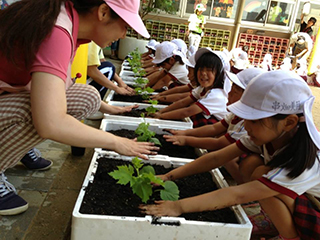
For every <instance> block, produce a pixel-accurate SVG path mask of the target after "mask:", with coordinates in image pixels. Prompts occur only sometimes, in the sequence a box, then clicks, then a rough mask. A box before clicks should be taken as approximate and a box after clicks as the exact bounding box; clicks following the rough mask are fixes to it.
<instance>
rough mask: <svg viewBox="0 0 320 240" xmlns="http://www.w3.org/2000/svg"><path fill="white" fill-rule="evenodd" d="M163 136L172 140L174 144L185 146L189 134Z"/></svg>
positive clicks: (168, 140) (169, 140) (167, 139)
mask: <svg viewBox="0 0 320 240" xmlns="http://www.w3.org/2000/svg"><path fill="white" fill-rule="evenodd" d="M163 138H165V139H166V141H167V142H172V144H173V145H178V146H185V145H186V138H187V136H179V135H163Z"/></svg>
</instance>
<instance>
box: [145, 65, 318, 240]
mask: <svg viewBox="0 0 320 240" xmlns="http://www.w3.org/2000/svg"><path fill="white" fill-rule="evenodd" d="M313 101H314V96H312V92H311V90H310V88H309V87H308V85H307V84H306V83H305V82H304V81H303V80H302V79H301V78H300V77H299V76H298V75H296V74H295V73H293V72H285V71H281V70H278V71H271V72H267V73H263V74H261V75H259V76H258V77H256V78H255V79H254V80H253V81H251V82H250V84H249V85H248V86H247V88H246V90H245V91H244V93H243V95H242V97H241V99H240V101H238V102H236V103H234V104H232V105H231V106H229V107H228V109H229V110H230V111H231V112H233V113H234V114H235V115H237V116H239V117H241V118H244V119H245V121H244V126H245V129H246V130H247V132H248V136H245V137H244V138H241V139H240V140H238V141H237V142H236V143H234V144H232V145H229V146H228V147H225V148H223V149H221V150H218V151H216V152H212V153H209V154H206V155H204V156H202V157H200V158H198V159H196V160H195V161H193V162H191V163H189V164H187V165H184V166H182V167H179V168H176V169H175V170H173V171H171V172H169V173H167V174H166V175H164V176H162V178H163V179H173V180H174V179H178V178H181V177H185V176H188V175H191V174H196V173H200V172H205V171H208V170H210V169H212V168H216V167H218V166H221V165H222V164H224V163H225V162H227V161H229V160H230V159H233V158H234V157H236V156H239V155H240V154H242V153H244V152H247V151H248V150H250V151H251V152H254V153H256V154H253V155H252V156H250V158H251V159H249V160H251V161H250V164H248V165H247V166H251V167H253V165H255V168H252V170H253V171H252V174H251V175H250V176H251V179H250V180H251V181H250V182H248V183H245V184H241V185H238V186H235V187H229V188H224V189H220V190H217V191H214V192H211V193H207V194H203V195H200V196H196V197H192V198H186V199H182V200H179V201H176V202H170V201H158V202H156V205H149V206H148V205H147V206H141V208H142V210H143V211H145V212H146V213H147V214H152V215H158V216H178V215H180V214H182V213H187V212H200V211H207V210H216V209H219V208H223V207H227V206H232V205H236V204H242V203H246V202H250V201H256V200H258V201H259V203H260V205H261V207H262V208H263V209H264V211H265V212H266V213H267V214H268V215H269V217H270V219H271V221H272V223H273V224H274V226H275V227H276V229H277V231H278V232H279V236H278V239H295V240H296V239H297V240H298V239H319V234H320V228H319V226H320V211H319V209H316V207H315V206H313V205H312V204H311V202H310V201H309V200H308V198H307V197H306V196H307V194H309V195H311V196H312V198H313V200H316V199H315V198H320V163H319V147H320V136H319V133H318V131H317V129H316V127H315V125H314V123H313V120H312V114H311V108H312V104H313ZM199 203H201V204H199ZM307 215H308V216H307Z"/></svg>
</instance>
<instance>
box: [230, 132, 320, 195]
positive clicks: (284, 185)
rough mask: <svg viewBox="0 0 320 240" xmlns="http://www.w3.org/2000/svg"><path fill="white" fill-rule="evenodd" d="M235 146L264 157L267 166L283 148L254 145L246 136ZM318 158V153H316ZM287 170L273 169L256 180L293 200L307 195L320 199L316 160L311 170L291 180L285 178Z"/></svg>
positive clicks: (319, 173) (319, 182) (318, 167)
mask: <svg viewBox="0 0 320 240" xmlns="http://www.w3.org/2000/svg"><path fill="white" fill-rule="evenodd" d="M236 144H237V146H238V147H239V148H240V149H242V150H243V151H246V152H254V153H258V154H261V155H262V156H263V157H264V163H265V164H267V163H268V162H269V161H271V160H272V159H273V158H274V157H275V156H276V155H277V154H279V153H280V152H281V151H282V150H283V149H284V148H285V147H283V148H281V149H278V150H276V151H274V149H273V147H272V145H271V144H270V143H269V144H264V145H263V146H257V145H255V144H254V143H253V142H252V141H251V140H250V137H249V136H248V135H245V136H243V137H242V138H240V139H239V140H238V141H237V142H236ZM318 157H319V158H320V152H318ZM287 174H288V170H287V169H284V168H280V167H278V168H274V169H272V170H271V171H269V172H268V173H267V174H264V175H263V177H262V178H260V179H258V180H259V181H260V182H262V183H263V184H265V185H267V186H268V187H269V188H271V189H273V190H275V191H277V192H280V193H282V194H285V195H287V196H289V197H291V198H293V199H295V198H296V197H298V196H300V195H302V194H304V193H309V194H311V195H313V196H315V197H317V198H320V164H319V161H318V160H316V161H315V164H314V165H313V166H312V167H311V169H306V170H305V171H304V172H303V173H302V174H300V175H299V176H298V177H296V178H294V179H292V178H289V177H287Z"/></svg>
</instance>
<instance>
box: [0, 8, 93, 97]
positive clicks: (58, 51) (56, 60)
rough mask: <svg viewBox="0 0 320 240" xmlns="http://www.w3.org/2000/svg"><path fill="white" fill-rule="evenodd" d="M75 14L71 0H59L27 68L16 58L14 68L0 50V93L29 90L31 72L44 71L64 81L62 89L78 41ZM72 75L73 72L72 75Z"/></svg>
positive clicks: (67, 85) (77, 19)
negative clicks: (52, 22) (63, 0)
mask: <svg viewBox="0 0 320 240" xmlns="http://www.w3.org/2000/svg"><path fill="white" fill-rule="evenodd" d="M78 29H79V15H78V13H77V11H76V10H75V9H74V8H73V4H72V3H71V2H66V3H63V4H62V7H61V11H60V14H59V16H58V18H57V21H56V24H55V26H54V27H53V29H52V32H51V33H50V34H49V35H48V36H47V37H46V39H45V40H44V41H43V42H42V43H41V45H40V47H39V50H38V52H37V54H36V56H35V60H34V62H33V63H32V65H31V68H30V69H29V70H28V69H26V68H24V67H23V62H22V61H19V62H18V65H19V66H20V67H21V68H17V67H16V66H15V65H13V64H12V63H10V62H8V61H7V59H6V58H5V57H4V56H3V55H1V54H0V62H1V64H0V94H1V93H2V92H4V91H7V92H21V91H30V85H31V84H30V80H31V74H32V73H33V72H45V73H49V74H52V75H55V76H57V77H59V78H61V79H62V81H64V82H65V85H66V89H68V88H69V87H70V86H71V85H72V84H73V79H72V77H71V63H72V61H73V58H74V55H75V53H76V50H77V48H78V47H79V45H80V44H83V43H88V42H89V41H87V40H85V41H83V40H82V41H78V40H77V37H78ZM73 77H75V76H73Z"/></svg>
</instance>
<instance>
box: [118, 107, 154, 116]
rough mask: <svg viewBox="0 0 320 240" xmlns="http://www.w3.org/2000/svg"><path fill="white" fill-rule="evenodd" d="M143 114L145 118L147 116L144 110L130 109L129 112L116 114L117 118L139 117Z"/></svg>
mask: <svg viewBox="0 0 320 240" xmlns="http://www.w3.org/2000/svg"><path fill="white" fill-rule="evenodd" d="M142 113H143V114H144V116H145V117H148V116H147V111H146V109H145V108H143V109H132V110H131V111H130V112H124V113H121V114H118V115H119V116H127V117H141V114H142Z"/></svg>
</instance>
